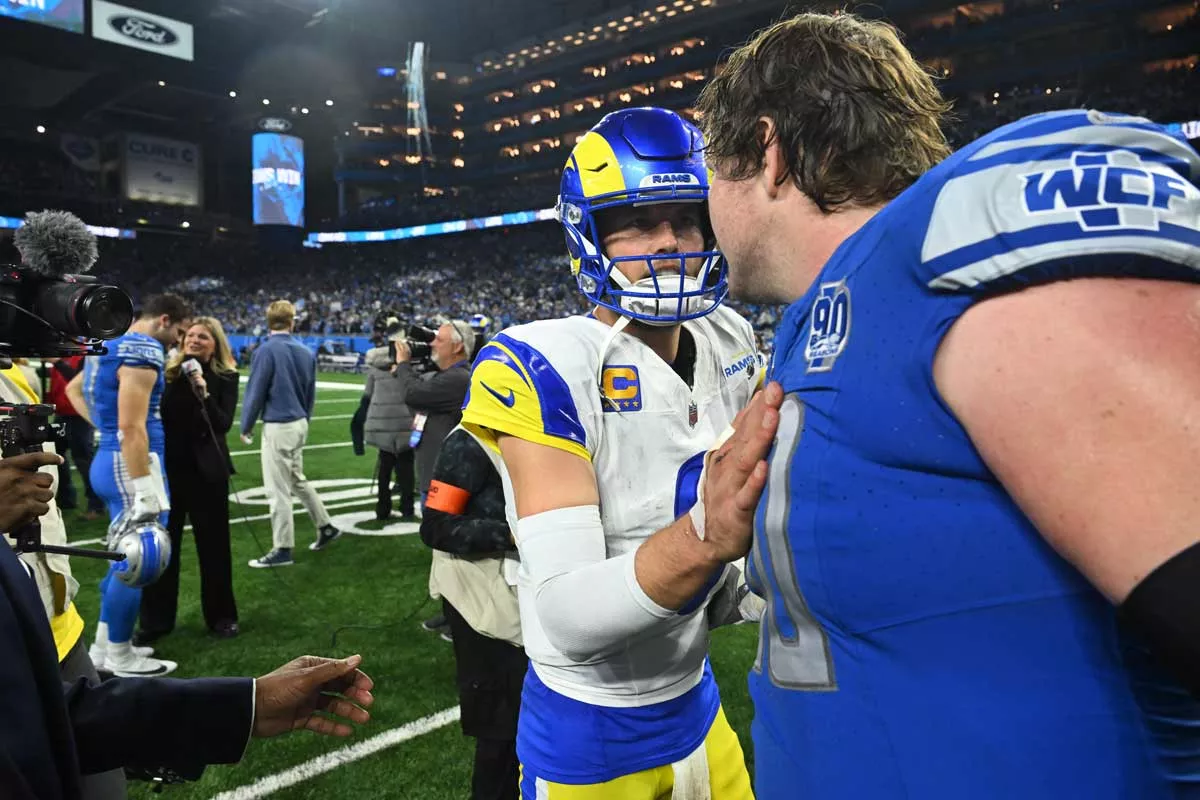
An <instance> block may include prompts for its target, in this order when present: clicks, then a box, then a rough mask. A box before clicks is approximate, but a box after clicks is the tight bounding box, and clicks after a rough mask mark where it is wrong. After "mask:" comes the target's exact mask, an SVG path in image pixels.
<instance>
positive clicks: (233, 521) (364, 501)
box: [67, 494, 375, 547]
mask: <svg viewBox="0 0 1200 800" xmlns="http://www.w3.org/2000/svg"><path fill="white" fill-rule="evenodd" d="M293 502H294V503H296V505H295V506H294V507H293V510H295V511H302V510H303V509H304V507H303V506H301V505H299V503H300V501H299V500H294V501H293ZM374 502H375V495H374V494H372V495H371V496H370V497H360V498H358V499H357V500H346V501H345V502H341V503H326V504H325V510H326V511H337V510H338V509H341V508H354V507H355V506H365V505H368V504H370V503H374ZM236 508H237V504H236V503H231V504H230V511H231V514H230V518H229V524H230V525H237V524H238V523H239V522H259V521H261V520H264V519H270V518H271V515H270V514H259V515H257V516H253V517H243V516H236V517H235V516H233V514H232V512H233V511H234V510H235V509H236ZM183 529H184V530H185V531H190V530H191V529H192V526H191V525H185V526H183ZM103 541H104V538H103V537H101V538H98V539H80V540H79V541H77V542H67V544H68V545H70V546H71V547H84V546H86V545H89V544H100V543H101V542H103Z"/></svg>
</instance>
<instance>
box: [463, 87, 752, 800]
mask: <svg viewBox="0 0 1200 800" xmlns="http://www.w3.org/2000/svg"><path fill="white" fill-rule="evenodd" d="M702 149H703V142H702V139H701V135H700V132H699V131H698V130H697V129H696V128H695V126H693V125H692V124H691V123H689V122H687V121H686V120H684V119H681V118H680V117H679V116H678V115H676V114H674V113H673V112H670V111H666V110H663V109H655V108H638V109H629V110H623V111H617V112H614V113H612V114H609V115H608V116H606V117H605V118H604V119H603V120H602V121H601V122H600V123H598V124H597V125H596V126H595V127H594V128H593V129H592V130H591V131H589V132H588V133H587V134H585V135H584V137H583V138H582V139H581V140H580V141H579V143H578V144H577V145H576V146H575V148H574V150H573V151H572V153H571V155H570V158H569V159H568V161H567V165H566V167H565V170H564V172H563V178H562V188H561V192H560V196H559V200H558V214H559V218H560V220H561V222H562V225H563V229H564V231H565V233H566V238H567V249H568V251H569V252H570V256H571V264H572V271H573V274H574V276H575V279H576V281H577V282H578V285H579V288H580V290H581V291H583V293H584V294H585V295H586V296H587V298H588V300H589V301H591V303H592V304H594V306H595V307H594V309H593V310H592V312H591V313H590V314H588V315H587V316H576V317H569V318H566V319H555V320H546V321H542V322H535V323H531V324H528V325H521V326H517V327H514V328H510V329H508V330H506V331H504V332H502V333H500V334H498V335H497V336H496V337H495V338H493V339H492V340H491V341H490V342H489V343H488V344H487V345H486V346H485V347H484V348H483V349H482V350H481V351H480V354H479V356H478V358H477V360H476V362H475V367H474V370H473V372H472V378H471V386H470V390H469V393H468V395H467V400H466V404H465V406H464V411H463V424H464V425H465V426H466V427H468V428H469V429H470V430H471V431H472V432H473V433H475V434H476V435H477V436H479V437H480V439H481V440H483V441H484V442H485V444H489V445H491V446H492V448H493V450H494V451H495V452H497V453H498V454H499V458H500V459H501V460H502V467H503V468H502V470H501V473H502V476H503V478H504V483H505V491H506V495H507V497H506V499H507V501H508V516H509V524H510V526H511V528H512V530H513V531H514V533H515V537H516V541H517V546H518V549H519V551H520V557H521V566H520V568H519V571H518V574H517V575H516V578H515V580H516V583H517V586H518V596H519V600H520V610H521V625H522V632H523V636H524V640H525V649H526V651H527V653H528V655H529V658H530V667H531V668H530V671H529V672H528V674H527V676H526V680H525V687H524V691H523V695H522V705H521V716H520V723H519V727H518V734H517V755H518V757H519V759H520V761H521V769H522V773H521V775H522V777H521V794H522V797H523V798H527V800H534V799H535V798H537V800H575V799H576V798H599V797H604V798H615V799H616V800H655V799H656V798H668V797H673V798H676V800H687V799H689V798H704V799H706V800H744V798H750V797H752V793H751V788H750V780H749V777H748V775H747V771H746V766H745V762H744V759H743V755H742V749H741V746H740V744H739V743H738V739H737V736H736V734H735V733H734V732H733V730H732V729H731V728H730V727H729V724H728V723H727V722H726V719H725V716H724V713H723V712H722V710H721V702H720V696H719V694H718V692H717V687H716V683H715V681H714V680H713V676H712V670H711V668H710V666H709V663H708V658H707V650H708V630H709V625H710V619H713V618H714V617H715V616H716V614H715V610H716V608H717V607H718V606H720V607H722V608H730V607H731V606H732V608H733V609H735V610H736V608H737V602H736V600H737V595H736V591H737V588H736V585H737V581H736V570H733V569H730V568H727V567H726V563H727V562H732V561H734V560H736V559H737V558H738V556H739V555H743V554H744V553H731V552H725V551H724V549H723V546H722V544H721V542H722V541H725V540H728V537H727V536H725V533H726V532H728V531H730V530H732V529H734V528H744V529H745V530H748V529H749V526H750V525H751V522H752V514H753V507H754V505H755V504H756V503H757V499H758V493H759V492H760V491H761V487H762V484H763V483H764V482H765V477H766V472H765V469H763V467H764V466H765V465H763V464H761V463H760V459H761V458H762V457H763V456H764V455H765V454H766V450H767V448H768V447H769V444H770V438H771V435H772V433H773V428H772V425H773V423H774V416H773V414H774V412H773V411H771V410H770V409H767V408H766V406H765V405H764V404H763V403H762V402H761V401H756V402H755V403H754V404H753V408H752V409H751V411H750V413H747V414H746V415H745V417H744V419H745V421H746V423H747V424H746V425H745V426H743V428H744V429H745V430H743V429H742V428H740V429H739V433H738V434H737V435H736V436H735V437H734V438H733V439H732V440H731V441H730V442H729V443H728V444H726V445H723V446H722V448H721V458H724V457H725V455H733V456H734V458H731V459H729V462H727V463H726V464H718V463H714V462H718V461H719V460H720V459H708V461H709V467H708V469H707V472H705V473H704V475H705V476H707V477H705V478H704V486H705V489H704V492H703V494H704V495H705V497H704V500H703V502H702V503H698V496H697V494H698V492H697V487H698V486H700V484H701V480H702V471H703V470H704V469H705V462H706V453H707V452H708V451H710V450H712V449H713V448H714V447H716V446H717V445H718V444H719V443H720V439H721V437H722V433H723V432H724V431H726V430H727V429H728V428H729V426H730V425H731V424H732V423H733V422H734V420H735V417H736V416H737V415H738V414H739V412H741V411H742V410H743V409H746V408H747V406H748V405H750V404H751V398H752V396H753V395H754V392H755V390H756V389H757V388H758V386H759V384H760V381H761V378H762V373H763V370H762V368H761V365H760V362H759V360H758V358H757V352H756V348H755V340H754V334H753V331H752V330H751V327H750V325H749V323H748V322H746V320H744V319H743V318H742V317H740V316H739V315H738V314H737V313H735V312H734V311H732V310H730V309H728V308H726V307H724V306H723V305H722V302H723V301H724V299H725V296H726V281H725V275H726V270H725V265H724V263H723V261H722V257H721V254H720V253H719V252H718V251H717V250H716V249H715V245H714V242H713V239H712V234H711V229H710V228H709V225H708V218H707V197H708V171H707V168H706V165H705V162H704V157H703V153H702ZM760 432H761V433H760ZM735 462H736V463H735ZM730 464H735V466H734V467H731V466H730ZM714 475H716V476H720V479H719V480H714V479H713V476H714ZM704 508H707V510H708V514H707V519H706V516H705V514H704V513H703V511H702V510H701V509H704ZM706 529H707V530H708V532H709V534H710V535H709V536H708V537H706V536H705V530H706ZM730 594H733V595H734V601H735V602H733V603H730V602H729V595H730ZM718 596H719V597H720V599H721V601H722V602H721V603H719V604H718V603H714V602H713V599H714V598H715V597H718ZM731 616H733V615H731ZM713 621H714V623H719V622H722V621H731V620H730V619H728V618H727V619H724V620H715V619H713Z"/></svg>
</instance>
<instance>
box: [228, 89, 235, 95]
mask: <svg viewBox="0 0 1200 800" xmlns="http://www.w3.org/2000/svg"><path fill="white" fill-rule="evenodd" d="M229 96H230V97H237V92H235V91H233V90H232V89H230V90H229Z"/></svg>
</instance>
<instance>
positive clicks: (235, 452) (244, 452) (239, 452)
mask: <svg viewBox="0 0 1200 800" xmlns="http://www.w3.org/2000/svg"><path fill="white" fill-rule="evenodd" d="M352 444H354V443H353V442H329V443H328V444H306V445H305V446H304V447H302V448H301V449H302V450H324V449H325V448H326V447H349V446H350V445H352ZM261 452H262V450H232V451H230V453H229V455H231V456H249V455H254V454H256V453H261Z"/></svg>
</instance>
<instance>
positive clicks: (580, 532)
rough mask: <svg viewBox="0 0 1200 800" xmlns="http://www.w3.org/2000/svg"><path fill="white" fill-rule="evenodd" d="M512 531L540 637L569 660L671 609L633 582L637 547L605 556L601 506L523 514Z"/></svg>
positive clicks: (618, 640)
mask: <svg viewBox="0 0 1200 800" xmlns="http://www.w3.org/2000/svg"><path fill="white" fill-rule="evenodd" d="M517 539H518V541H519V542H520V548H521V563H522V566H523V567H524V569H525V571H526V574H527V575H528V576H529V578H530V581H531V583H532V584H533V596H534V602H535V603H536V604H537V613H538V620H539V621H540V623H541V625H542V629H543V631H544V632H545V634H546V638H547V639H548V640H549V642H550V644H551V645H552V646H553V647H554V648H555V649H556V650H558V651H559V652H560V653H562V654H563V655H565V656H566V657H567V658H569V659H571V660H572V661H579V662H582V661H588V660H590V659H593V658H595V657H596V656H597V655H599V654H601V653H603V652H605V651H607V650H609V649H611V648H613V647H615V646H618V645H621V644H623V643H624V642H625V640H627V639H628V638H629V637H631V636H634V635H636V634H639V633H641V632H643V631H645V630H646V629H647V628H650V627H652V626H654V625H655V624H657V623H658V622H660V621H662V620H664V619H669V618H670V617H672V616H674V614H675V612H674V611H672V610H671V609H668V608H663V607H662V606H660V605H658V604H657V603H655V602H654V601H653V600H651V599H650V598H649V597H648V596H647V595H646V592H645V591H644V590H643V589H642V587H641V584H639V583H638V580H637V575H636V573H635V571H634V559H635V558H636V557H637V551H636V550H634V551H632V552H629V553H626V554H624V555H622V556H618V557H617V558H607V557H606V550H605V545H604V528H603V527H602V525H601V522H600V507H599V506H594V505H593V506H574V507H571V508H560V509H555V510H553V511H545V512H543V513H541V514H534V515H532V516H529V517H526V518H524V519H522V520H520V522H518V523H517Z"/></svg>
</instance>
